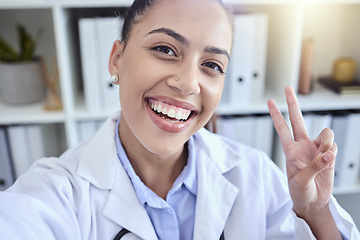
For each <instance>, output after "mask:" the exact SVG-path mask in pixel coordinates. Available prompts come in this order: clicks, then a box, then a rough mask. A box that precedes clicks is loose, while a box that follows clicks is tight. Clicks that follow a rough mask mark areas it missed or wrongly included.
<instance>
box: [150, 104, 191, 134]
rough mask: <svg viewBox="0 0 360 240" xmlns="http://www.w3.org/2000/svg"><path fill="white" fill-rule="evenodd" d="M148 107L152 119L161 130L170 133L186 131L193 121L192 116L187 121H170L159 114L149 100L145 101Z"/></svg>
mask: <svg viewBox="0 0 360 240" xmlns="http://www.w3.org/2000/svg"><path fill="white" fill-rule="evenodd" d="M145 104H146V109H147V111H148V113H149V115H150V118H151V120H152V121H153V122H154V123H155V125H156V126H158V127H159V128H160V129H161V130H164V131H166V132H170V133H180V132H182V131H184V130H185V129H186V128H187V127H188V126H189V125H190V123H191V122H192V118H191V117H190V118H189V119H188V120H187V121H186V122H181V121H180V122H170V121H168V120H166V119H163V118H162V117H160V116H159V115H158V114H156V113H155V112H154V111H153V110H152V109H151V108H150V106H149V104H148V102H147V101H146V102H145Z"/></svg>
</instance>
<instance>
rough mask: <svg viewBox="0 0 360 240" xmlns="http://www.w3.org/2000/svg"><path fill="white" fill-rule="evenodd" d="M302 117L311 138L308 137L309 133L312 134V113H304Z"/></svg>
mask: <svg viewBox="0 0 360 240" xmlns="http://www.w3.org/2000/svg"><path fill="white" fill-rule="evenodd" d="M303 119H304V123H305V127H306V132H307V134H308V136H309V138H310V139H312V138H311V137H310V135H312V129H313V123H314V114H313V113H306V114H304V115H303Z"/></svg>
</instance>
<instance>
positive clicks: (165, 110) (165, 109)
mask: <svg viewBox="0 0 360 240" xmlns="http://www.w3.org/2000/svg"><path fill="white" fill-rule="evenodd" d="M161 112H162V114H165V115H167V114H168V111H167V108H166V107H164V108H163V109H162V111H161Z"/></svg>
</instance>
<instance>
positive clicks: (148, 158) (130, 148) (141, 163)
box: [118, 116, 188, 199]
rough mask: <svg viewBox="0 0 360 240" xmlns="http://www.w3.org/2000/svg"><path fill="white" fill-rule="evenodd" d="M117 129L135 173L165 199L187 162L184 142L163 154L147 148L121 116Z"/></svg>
mask: <svg viewBox="0 0 360 240" xmlns="http://www.w3.org/2000/svg"><path fill="white" fill-rule="evenodd" d="M118 131H119V136H120V141H121V144H122V145H123V148H124V150H125V152H126V155H127V157H128V159H129V161H130V163H131V165H132V167H133V169H134V171H135V173H136V174H137V175H138V176H139V177H140V179H141V180H142V181H143V183H144V184H145V185H146V186H147V187H149V188H150V189H151V190H153V191H154V192H155V193H156V194H157V195H158V196H159V197H161V198H163V199H166V195H167V193H168V192H169V190H170V189H171V187H172V185H173V183H174V182H175V180H176V178H177V177H178V176H179V175H180V173H181V172H182V170H183V169H184V167H185V165H186V163H187V156H188V151H187V147H186V144H185V145H184V146H182V148H181V149H179V150H178V151H176V152H175V153H173V154H171V155H166V156H164V155H159V154H156V153H153V152H151V151H150V150H148V149H147V148H146V147H145V146H144V145H143V144H142V143H141V142H140V141H139V140H138V139H137V138H136V136H135V135H134V133H133V132H132V131H131V129H130V128H129V126H128V125H127V123H126V120H125V119H124V118H123V116H122V117H121V120H120V125H119V129H118ZM125 139H126V141H125Z"/></svg>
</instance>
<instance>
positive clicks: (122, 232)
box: [114, 228, 225, 240]
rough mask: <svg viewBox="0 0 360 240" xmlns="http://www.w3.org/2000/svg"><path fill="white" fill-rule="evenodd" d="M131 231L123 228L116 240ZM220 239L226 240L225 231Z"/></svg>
mask: <svg viewBox="0 0 360 240" xmlns="http://www.w3.org/2000/svg"><path fill="white" fill-rule="evenodd" d="M129 232H130V231H129V230H127V229H126V228H123V229H121V231H120V232H119V233H118V234H116V236H115V237H114V240H120V239H121V238H122V237H123V236H124V235H125V234H127V233H129ZM220 240H225V237H224V232H222V234H221V236H220Z"/></svg>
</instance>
